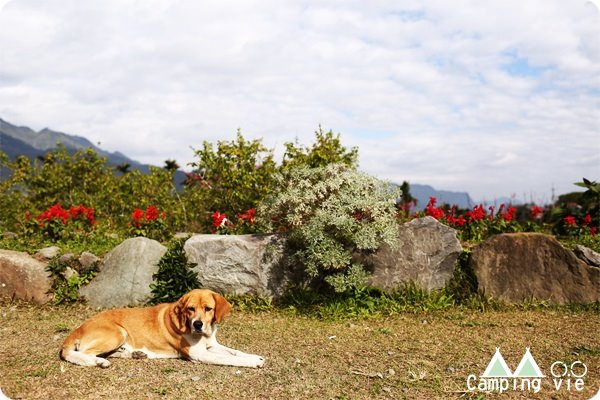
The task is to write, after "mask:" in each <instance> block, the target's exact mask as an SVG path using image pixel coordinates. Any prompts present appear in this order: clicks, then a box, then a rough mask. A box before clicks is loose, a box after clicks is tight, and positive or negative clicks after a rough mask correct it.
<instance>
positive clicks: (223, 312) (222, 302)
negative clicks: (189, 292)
mask: <svg viewBox="0 0 600 400" xmlns="http://www.w3.org/2000/svg"><path fill="white" fill-rule="evenodd" d="M213 298H214V299H215V321H216V322H217V324H220V323H221V321H223V320H224V319H225V317H226V316H227V315H228V314H229V313H230V312H231V304H229V302H228V301H227V300H226V299H225V297H223V296H221V295H220V294H218V293H214V292H213Z"/></svg>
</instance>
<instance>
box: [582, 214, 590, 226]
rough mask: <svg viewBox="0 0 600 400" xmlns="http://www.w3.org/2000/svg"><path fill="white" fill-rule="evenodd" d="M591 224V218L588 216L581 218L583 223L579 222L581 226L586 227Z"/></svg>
mask: <svg viewBox="0 0 600 400" xmlns="http://www.w3.org/2000/svg"><path fill="white" fill-rule="evenodd" d="M591 222H592V216H591V215H590V214H586V216H585V217H583V221H582V222H581V225H583V226H588V225H589V224H590V223H591Z"/></svg>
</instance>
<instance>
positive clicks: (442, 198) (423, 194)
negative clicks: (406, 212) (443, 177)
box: [410, 183, 475, 211]
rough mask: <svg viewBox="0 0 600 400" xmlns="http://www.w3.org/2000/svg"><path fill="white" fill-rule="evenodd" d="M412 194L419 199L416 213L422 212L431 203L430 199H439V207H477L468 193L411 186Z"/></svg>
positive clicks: (414, 184) (413, 184)
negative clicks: (448, 205) (444, 205)
mask: <svg viewBox="0 0 600 400" xmlns="http://www.w3.org/2000/svg"><path fill="white" fill-rule="evenodd" d="M410 194H411V195H412V196H413V197H414V198H416V199H417V205H416V207H415V210H416V211H421V210H423V209H424V208H425V206H426V205H427V203H428V202H429V198H430V197H435V198H436V199H437V204H438V206H440V205H442V204H451V205H456V206H458V207H460V208H472V207H473V206H474V205H475V202H474V201H473V199H471V196H469V193H467V192H451V191H449V190H436V189H434V188H433V187H431V186H429V185H419V184H418V183H411V184H410Z"/></svg>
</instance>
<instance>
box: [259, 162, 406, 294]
mask: <svg viewBox="0 0 600 400" xmlns="http://www.w3.org/2000/svg"><path fill="white" fill-rule="evenodd" d="M280 184H281V187H282V190H281V192H279V193H278V194H277V195H275V196H273V197H272V198H270V199H269V200H267V201H266V202H265V203H263V204H262V205H261V206H260V207H259V211H258V212H259V215H260V217H261V218H262V219H263V220H264V221H265V223H266V224H267V225H268V226H270V227H271V231H275V232H286V233H287V234H288V235H287V237H288V245H289V246H290V251H291V254H292V258H293V259H294V260H295V261H296V262H298V263H300V264H301V265H303V266H304V269H305V271H306V274H307V277H308V278H309V279H310V280H313V281H316V282H320V281H325V282H326V283H328V284H329V285H331V286H332V287H333V288H334V289H335V290H336V291H338V292H342V291H346V290H350V289H355V290H356V289H361V288H362V287H364V285H365V283H366V278H367V274H366V272H365V271H364V269H363V265H362V264H360V263H358V262H356V261H355V260H354V259H353V256H354V255H355V254H357V253H369V252H373V251H376V250H377V249H378V248H379V247H380V246H382V245H383V244H384V243H387V244H389V245H392V246H393V245H395V244H396V241H397V239H398V223H397V219H396V217H395V199H396V198H398V196H399V190H397V189H395V188H394V187H392V186H391V185H387V184H385V183H383V182H381V181H379V180H377V179H375V178H373V177H371V176H369V175H366V174H363V173H360V172H358V171H356V170H354V169H352V168H350V167H348V166H345V165H341V164H333V165H329V166H327V167H320V168H307V167H302V168H298V169H295V170H292V171H291V172H290V173H289V174H286V177H285V179H283V177H281V182H280Z"/></svg>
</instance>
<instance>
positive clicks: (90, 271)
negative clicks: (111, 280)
mask: <svg viewBox="0 0 600 400" xmlns="http://www.w3.org/2000/svg"><path fill="white" fill-rule="evenodd" d="M67 267H70V268H71V269H72V270H73V271H75V273H73V274H72V275H70V276H69V277H65V275H64V273H65V271H66V269H67ZM46 270H47V271H48V272H50V274H51V275H52V278H53V283H52V291H53V292H54V299H53V300H52V303H53V304H56V305H58V304H65V303H74V302H76V301H77V300H79V289H80V288H81V287H82V286H84V285H87V284H88V283H90V282H91V280H92V279H93V278H94V276H96V274H97V273H98V268H97V266H96V265H95V264H94V265H92V266H90V267H89V268H81V266H80V265H79V263H78V262H77V261H76V260H75V259H73V260H71V261H70V262H67V263H63V262H61V261H60V256H56V257H54V258H53V259H52V260H50V262H49V263H48V266H47V267H46Z"/></svg>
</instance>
